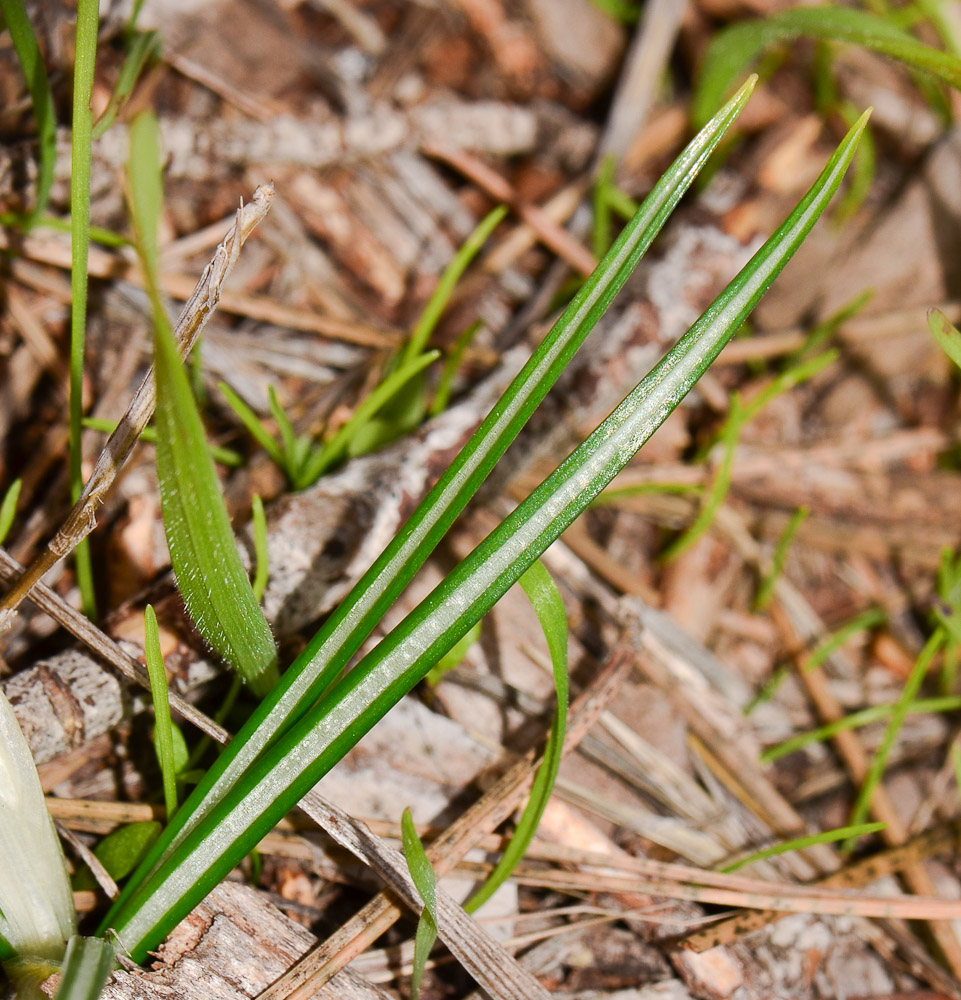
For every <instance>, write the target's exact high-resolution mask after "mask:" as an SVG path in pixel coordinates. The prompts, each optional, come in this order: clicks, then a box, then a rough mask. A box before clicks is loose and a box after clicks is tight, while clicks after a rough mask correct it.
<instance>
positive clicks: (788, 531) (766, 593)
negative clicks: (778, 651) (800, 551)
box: [754, 507, 811, 612]
mask: <svg viewBox="0 0 961 1000" xmlns="http://www.w3.org/2000/svg"><path fill="white" fill-rule="evenodd" d="M810 513H811V508H810V507H798V509H797V510H796V511H795V512H794V513H793V514H792V515H791V519H790V520H789V521H788V523H787V524H786V525H785V527H784V531H782V532H781V537H780V538H779V539H778V540H777V545H776V546H775V547H774V555H773V556H772V557H771V568H770V571H769V572H768V573H767V574H766V575H765V577H764V579H763V580H762V581H761V583H760V586H759V587H758V588H757V594H756V595H755V597H754V610H755V612H757V611H764V610H765V609H766V608H767V606H768V605H769V604H770V603H771V601H772V600H773V598H774V588H775V586H776V585H777V581H778V579H779V577H780V576H781V573H782V572H784V563H785V561H786V560H787V554H788V549H790V548H791V543H792V542H793V541H794V536H795V535H796V534H797V533H798V531H799V530H800V527H801V525H802V524H804V522H805V521H806V520H807V519H808V515H809V514H810Z"/></svg>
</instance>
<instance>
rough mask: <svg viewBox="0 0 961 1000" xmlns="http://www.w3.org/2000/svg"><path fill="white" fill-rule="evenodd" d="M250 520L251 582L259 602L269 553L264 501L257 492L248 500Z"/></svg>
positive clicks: (267, 575)
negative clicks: (251, 540) (251, 526)
mask: <svg viewBox="0 0 961 1000" xmlns="http://www.w3.org/2000/svg"><path fill="white" fill-rule="evenodd" d="M250 512H251V521H252V522H253V526H254V581H253V583H252V584H251V586H252V587H253V591H254V599H255V600H256V601H257V603H258V604H259V603H260V602H261V601H262V600H263V599H264V591H265V590H266V589H267V580H268V578H269V576H270V553H269V552H268V551H267V515H266V514H265V513H264V502H263V500H261V499H260V496H259V495H258V494H256V493H255V494H254V495H253V499H252V500H251V502H250Z"/></svg>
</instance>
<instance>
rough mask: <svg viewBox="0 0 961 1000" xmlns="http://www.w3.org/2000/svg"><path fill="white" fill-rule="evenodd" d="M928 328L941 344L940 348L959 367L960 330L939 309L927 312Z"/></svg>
mask: <svg viewBox="0 0 961 1000" xmlns="http://www.w3.org/2000/svg"><path fill="white" fill-rule="evenodd" d="M928 329H929V330H930V331H931V333H932V334H934V339H935V340H936V341H937V342H938V343H939V344H940V345H941V350H942V351H944V353H945V354H947V356H948V357H949V358H950V359H951V360H952V361H953V362H954V363H955V364H956V365H957V366H958V367H959V368H961V331H959V330H958V328H957V327H956V326H955V325H954V324H953V323H952V322H951V320H949V319H948V317H947V316H945V315H944V313H943V312H941V310H940V309H932V310H931V311H930V312H929V313H928Z"/></svg>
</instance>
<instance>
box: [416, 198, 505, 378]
mask: <svg viewBox="0 0 961 1000" xmlns="http://www.w3.org/2000/svg"><path fill="white" fill-rule="evenodd" d="M506 215H507V209H506V208H505V207H504V206H503V205H499V206H498V207H497V208H495V209H493V210H492V211H490V212H488V213H487V215H485V216H484V218H483V219H481V221H480V222H479V223H478V224H477V226H476V228H475V229H474V231H473V232H472V233H471V234H470V236H468V237H467V239H466V240H465V241H464V243H463V245H462V246H461V247H460V249H459V250H458V251H457V253H455V254H454V256H453V258H452V259H451V261H450V263H449V264H448V265H447V267H446V268H444V273H443V274H442V275H441V277H440V281H438V283H437V287H436V288H435V289H434V292H433V294H432V295H431V297H430V298H429V299H428V300H427V305H426V306H424V311H423V312H422V313H421V314H420V318H419V319H418V320H417V322H416V323H415V324H414V329H413V331H412V332H411V335H410V338H409V339H408V341H407V343H406V344H405V345H404V349H403V351H402V352H401V355H400V360H399V364H400V365H409V364H410V363H411V362H412V361H413V360H414V359H415V358H416V357H418V356H419V355H421V354H423V352H424V350H425V348H426V347H427V344H428V342H429V340H430V337H431V334H432V333H433V332H434V330H435V329H436V328H437V324H438V322H439V321H440V318H441V316H442V315H443V314H444V310H445V309H446V308H447V303H448V302H449V301H450V297H451V295H453V294H454V289H455V288H456V287H457V283H458V282H459V281H460V279H461V278H462V277H463V276H464V272H465V271H466V270H467V268H468V267H470V265H471V262H472V261H473V260H474V258H475V257H476V256H477V255H478V254H479V253H480V251H481V248H482V247H483V246H484V244H485V243H486V242H487V240H488V239H489V238H490V235H491V233H493V232H494V230H495V229H496V228H497V227H498V226H499V225H500V224H501V222H502V221H503V220H504V217H505V216H506Z"/></svg>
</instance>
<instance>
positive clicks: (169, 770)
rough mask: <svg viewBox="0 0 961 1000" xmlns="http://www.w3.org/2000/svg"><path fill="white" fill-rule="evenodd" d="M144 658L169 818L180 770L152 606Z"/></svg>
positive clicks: (146, 618) (147, 614)
mask: <svg viewBox="0 0 961 1000" xmlns="http://www.w3.org/2000/svg"><path fill="white" fill-rule="evenodd" d="M144 659H146V661H147V675H148V677H149V678H150V696H151V698H152V699H153V714H154V745H155V747H156V750H157V760H158V762H159V764H160V774H161V776H162V778H163V786H164V805H165V806H166V807H167V818H168V819H171V818H172V817H173V815H174V813H175V812H176V811H177V767H176V764H175V763H174V737H173V723H172V721H171V719H170V702H169V700H168V698H167V671H166V668H165V667H164V658H163V653H162V652H161V650H160V629H159V628H158V626H157V614H156V612H155V611H154V609H153V605H152V604H148V605H147V608H146V611H145V613H144Z"/></svg>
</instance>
